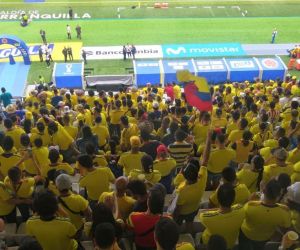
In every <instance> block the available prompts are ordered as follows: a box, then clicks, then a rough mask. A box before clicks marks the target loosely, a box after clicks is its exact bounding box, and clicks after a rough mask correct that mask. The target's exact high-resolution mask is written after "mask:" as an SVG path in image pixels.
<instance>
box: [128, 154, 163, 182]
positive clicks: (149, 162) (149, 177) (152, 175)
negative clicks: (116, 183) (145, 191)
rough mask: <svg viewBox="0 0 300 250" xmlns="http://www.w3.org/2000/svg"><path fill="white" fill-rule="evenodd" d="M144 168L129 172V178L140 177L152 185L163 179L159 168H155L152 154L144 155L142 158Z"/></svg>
mask: <svg viewBox="0 0 300 250" xmlns="http://www.w3.org/2000/svg"><path fill="white" fill-rule="evenodd" d="M141 163H142V170H140V169H134V170H132V171H130V173H129V180H134V179H139V180H142V181H145V183H146V184H147V185H148V186H149V187H152V186H153V185H154V184H156V183H158V182H159V181H160V179H161V174H160V172H159V171H157V170H153V159H152V157H151V156H150V155H147V154H145V155H143V157H142V158H141Z"/></svg>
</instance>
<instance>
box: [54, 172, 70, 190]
mask: <svg viewBox="0 0 300 250" xmlns="http://www.w3.org/2000/svg"><path fill="white" fill-rule="evenodd" d="M55 184H56V187H57V189H58V190H60V191H61V190H65V189H70V188H71V187H72V182H71V178H70V176H69V175H67V174H60V175H59V176H58V177H57V178H56V181H55Z"/></svg>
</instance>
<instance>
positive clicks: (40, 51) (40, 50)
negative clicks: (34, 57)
mask: <svg viewBox="0 0 300 250" xmlns="http://www.w3.org/2000/svg"><path fill="white" fill-rule="evenodd" d="M39 58H40V62H43V61H44V58H43V49H42V46H40V47H39Z"/></svg>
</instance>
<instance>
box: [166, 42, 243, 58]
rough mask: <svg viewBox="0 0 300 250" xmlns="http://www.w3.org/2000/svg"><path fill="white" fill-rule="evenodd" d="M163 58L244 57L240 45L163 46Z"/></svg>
mask: <svg viewBox="0 0 300 250" xmlns="http://www.w3.org/2000/svg"><path fill="white" fill-rule="evenodd" d="M162 52H163V58H181V57H212V56H218V57H223V56H243V55H246V54H245V51H244V50H243V48H242V46H241V44H239V43H211V44H169V45H168V44H167V45H162Z"/></svg>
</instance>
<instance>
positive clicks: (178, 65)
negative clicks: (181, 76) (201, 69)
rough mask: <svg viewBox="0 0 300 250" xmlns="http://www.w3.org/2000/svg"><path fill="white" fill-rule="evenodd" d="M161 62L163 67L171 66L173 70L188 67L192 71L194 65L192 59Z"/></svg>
mask: <svg viewBox="0 0 300 250" xmlns="http://www.w3.org/2000/svg"><path fill="white" fill-rule="evenodd" d="M163 64H164V66H165V69H167V68H171V69H173V70H174V71H176V70H183V69H189V70H190V71H192V72H193V71H194V67H193V64H192V61H191V60H189V61H177V62H170V61H166V62H164V61H163Z"/></svg>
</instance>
